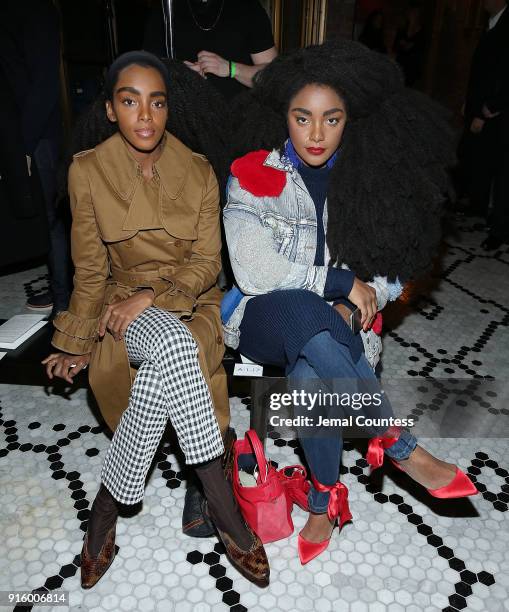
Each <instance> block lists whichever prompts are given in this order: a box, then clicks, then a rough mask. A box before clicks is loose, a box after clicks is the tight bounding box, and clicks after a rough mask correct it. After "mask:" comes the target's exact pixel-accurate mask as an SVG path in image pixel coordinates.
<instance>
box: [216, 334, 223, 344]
mask: <svg viewBox="0 0 509 612" xmlns="http://www.w3.org/2000/svg"><path fill="white" fill-rule="evenodd" d="M216 342H217V343H218V344H223V339H222V338H221V336H218V337H217V338H216Z"/></svg>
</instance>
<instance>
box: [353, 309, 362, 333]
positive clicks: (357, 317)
mask: <svg viewBox="0 0 509 612" xmlns="http://www.w3.org/2000/svg"><path fill="white" fill-rule="evenodd" d="M361 321H362V313H361V311H360V309H359V308H356V309H355V310H352V312H351V313H350V329H351V330H352V332H353V333H354V334H358V333H359V332H360V331H361V329H362V323H361Z"/></svg>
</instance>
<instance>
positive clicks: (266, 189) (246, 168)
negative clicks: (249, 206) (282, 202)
mask: <svg viewBox="0 0 509 612" xmlns="http://www.w3.org/2000/svg"><path fill="white" fill-rule="evenodd" d="M269 153H270V151H264V150H263V149H261V150H260V151H253V152H252V153H248V154H247V155H244V156H243V157H239V159H236V160H235V161H234V162H233V164H232V166H231V172H232V174H233V176H235V177H237V178H238V179H239V183H240V186H241V187H242V189H245V190H246V191H249V193H252V194H253V195H254V196H257V197H262V196H269V197H274V196H278V195H280V194H281V192H282V191H283V189H284V187H285V185H286V172H285V171H284V170H277V169H276V168H271V167H270V166H264V165H263V162H264V161H265V160H266V159H267V156H268V155H269Z"/></svg>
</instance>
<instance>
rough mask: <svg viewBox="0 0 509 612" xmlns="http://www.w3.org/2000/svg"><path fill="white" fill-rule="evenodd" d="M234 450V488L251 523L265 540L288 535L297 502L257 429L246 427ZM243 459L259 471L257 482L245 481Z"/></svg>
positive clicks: (243, 513)
mask: <svg viewBox="0 0 509 612" xmlns="http://www.w3.org/2000/svg"><path fill="white" fill-rule="evenodd" d="M233 452H234V455H233V492H234V494H235V497H236V498H237V502H238V504H239V507H240V510H241V512H242V515H243V517H244V519H245V520H246V522H247V524H248V525H249V526H250V527H251V529H252V530H253V531H254V532H255V533H256V534H257V535H258V537H259V538H260V540H261V541H262V542H263V543H264V544H266V543H267V542H275V541H276V540H282V539H283V538H287V537H288V536H289V535H291V534H292V533H293V521H292V515H291V512H292V507H293V502H292V500H291V499H290V496H289V495H287V492H286V487H285V486H284V485H283V482H282V480H283V479H282V478H281V477H280V476H279V474H278V471H277V470H276V468H275V467H274V466H273V465H272V464H271V463H270V461H268V460H267V458H266V457H265V454H264V452H263V446H262V443H261V442H260V439H259V438H258V435H257V434H256V432H255V431H254V430H253V429H249V430H248V431H246V437H245V438H244V439H243V440H237V441H236V442H235V445H234V450H233ZM239 463H240V466H246V465H250V466H251V468H254V470H253V471H254V473H255V474H256V471H257V475H256V476H255V477H254V478H253V482H252V485H253V486H243V485H242V483H241V481H240V476H239V472H240V471H241V469H240V468H239ZM250 484H251V483H250Z"/></svg>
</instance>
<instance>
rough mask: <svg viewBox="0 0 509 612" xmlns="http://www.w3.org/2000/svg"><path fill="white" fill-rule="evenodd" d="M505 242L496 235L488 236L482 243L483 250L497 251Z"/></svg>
mask: <svg viewBox="0 0 509 612" xmlns="http://www.w3.org/2000/svg"><path fill="white" fill-rule="evenodd" d="M503 244H504V241H503V240H500V238H496V237H495V236H488V237H487V238H486V239H485V240H483V242H482V243H481V249H483V251H496V250H497V249H499V248H500V247H501V246H502V245H503Z"/></svg>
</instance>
